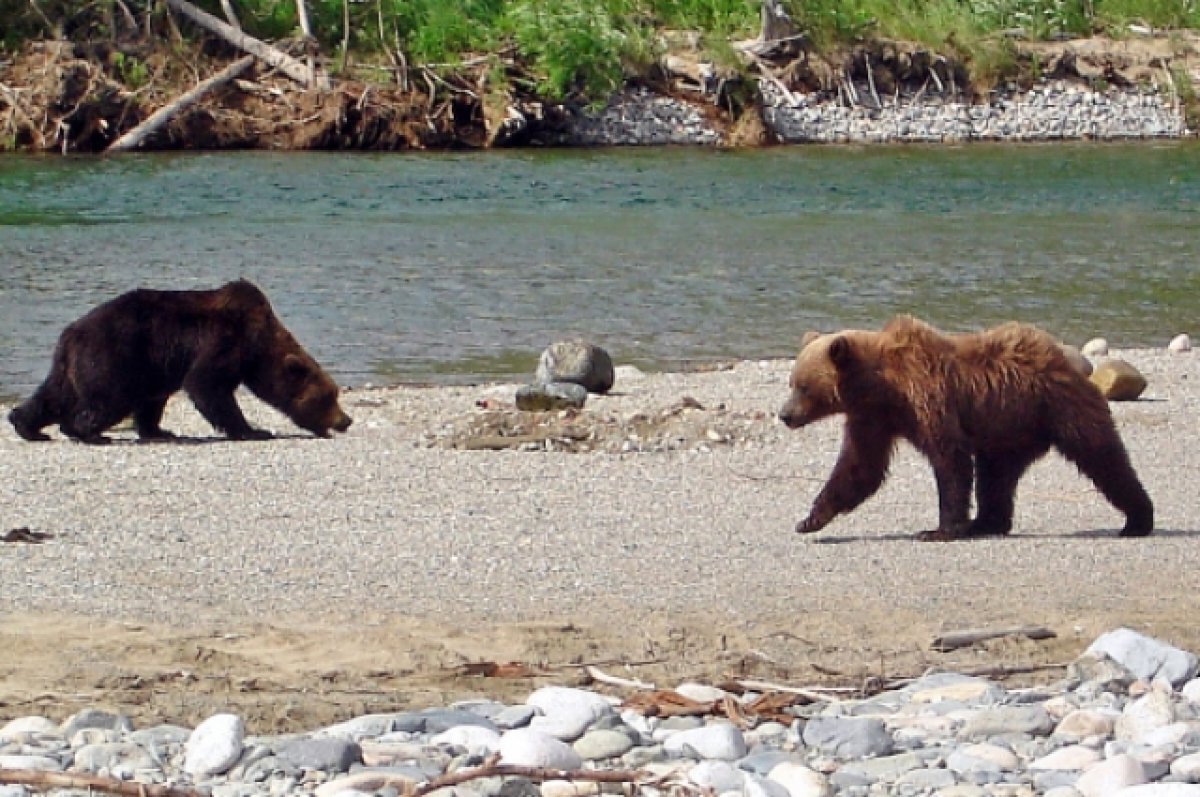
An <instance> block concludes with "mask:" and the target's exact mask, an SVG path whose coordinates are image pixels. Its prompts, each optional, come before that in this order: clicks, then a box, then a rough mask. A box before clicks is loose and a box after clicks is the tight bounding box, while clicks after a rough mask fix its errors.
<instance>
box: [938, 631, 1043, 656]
mask: <svg viewBox="0 0 1200 797" xmlns="http://www.w3.org/2000/svg"><path fill="white" fill-rule="evenodd" d="M1006 636H1023V637H1026V638H1027V639H1034V640H1038V639H1054V638H1055V637H1056V636H1058V635H1057V634H1055V633H1054V632H1053V631H1051V630H1050V629H1049V628H1046V627H1044V626H1040V625H1037V626H1032V625H1024V626H1016V627H1013V628H994V629H979V628H973V629H968V630H965V631H951V632H949V633H946V634H941V635H940V636H937V637H934V640H933V642H932V643H931V644H930V647H931V648H933V649H934V650H936V651H938V652H940V653H945V652H947V651H950V650H957V649H958V648H965V647H969V646H971V645H974V644H976V643H978V642H985V641H987V640H989V639H999V638H1000V637H1006Z"/></svg>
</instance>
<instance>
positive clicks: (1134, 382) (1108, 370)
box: [1089, 357, 1146, 401]
mask: <svg viewBox="0 0 1200 797" xmlns="http://www.w3.org/2000/svg"><path fill="white" fill-rule="evenodd" d="M1089 378H1090V379H1091V380H1092V384H1093V385H1095V386H1096V387H1098V388H1100V392H1101V393H1103V394H1104V397H1105V398H1106V399H1108V400H1109V401H1134V400H1135V399H1137V397H1138V396H1140V395H1142V392H1143V391H1145V389H1146V377H1144V376H1142V374H1141V372H1140V371H1138V369H1136V368H1134V367H1133V366H1132V365H1130V364H1129V363H1127V362H1125V361H1124V360H1118V359H1117V358H1115V357H1106V358H1104V359H1103V360H1100V361H1099V362H1097V363H1096V365H1095V367H1094V368H1093V369H1092V375H1091V376H1090V377H1089Z"/></svg>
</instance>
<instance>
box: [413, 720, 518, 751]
mask: <svg viewBox="0 0 1200 797" xmlns="http://www.w3.org/2000/svg"><path fill="white" fill-rule="evenodd" d="M429 741H430V742H431V743H432V744H447V745H451V746H453V747H465V748H466V749H467V750H468V751H469V752H472V753H477V752H479V751H480V750H484V751H487V752H489V753H494V752H496V750H498V749H500V734H498V733H496V731H494V730H492V729H491V728H485V727H483V726H482V725H457V726H455V727H453V728H450V729H449V730H445V731H442V732H441V733H439V734H436V735H434V736H433V737H431V738H430V739H429Z"/></svg>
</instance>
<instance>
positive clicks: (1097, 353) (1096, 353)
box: [1079, 338, 1108, 357]
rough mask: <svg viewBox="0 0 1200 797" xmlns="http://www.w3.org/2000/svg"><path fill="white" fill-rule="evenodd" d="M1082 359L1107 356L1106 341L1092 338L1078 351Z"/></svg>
mask: <svg viewBox="0 0 1200 797" xmlns="http://www.w3.org/2000/svg"><path fill="white" fill-rule="evenodd" d="M1079 350H1080V351H1081V352H1083V356H1084V357H1104V356H1106V355H1107V354H1108V341H1107V340H1105V339H1104V338H1092V339H1091V340H1089V341H1088V342H1087V343H1085V344H1083V346H1082V347H1081V348H1080V349H1079Z"/></svg>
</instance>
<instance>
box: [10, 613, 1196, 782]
mask: <svg viewBox="0 0 1200 797" xmlns="http://www.w3.org/2000/svg"><path fill="white" fill-rule="evenodd" d="M1196 672H1197V658H1196V656H1194V655H1192V654H1190V653H1187V652H1185V651H1181V650H1178V649H1176V648H1173V647H1171V646H1169V645H1166V644H1164V643H1162V642H1159V641H1157V640H1154V639H1150V638H1148V637H1144V636H1142V635H1140V634H1137V633H1135V632H1133V631H1130V630H1127V629H1119V630H1117V631H1114V632H1111V633H1109V634H1106V635H1104V636H1102V637H1100V638H1099V639H1097V640H1096V641H1095V642H1094V643H1093V644H1092V646H1091V647H1090V648H1088V650H1087V652H1086V653H1085V654H1084V655H1083V656H1082V657H1080V659H1078V660H1077V661H1076V662H1074V663H1073V664H1072V665H1071V666H1070V668H1069V669H1068V672H1067V677H1066V678H1064V679H1063V680H1061V681H1059V682H1058V683H1057V684H1054V685H1051V686H1046V687H1040V688H1032V689H1012V690H1009V689H1005V688H1004V687H1003V686H1001V685H1000V684H998V683H995V682H993V681H990V680H987V679H984V678H980V677H973V676H969V675H960V674H954V673H939V674H929V675H926V676H924V677H921V678H919V679H917V680H915V681H912V682H909V683H904V684H895V685H891V688H887V689H886V690H884V691H880V692H878V693H876V694H873V695H870V696H865V697H856V698H853V699H837V698H834V697H832V696H830V695H832V694H833V693H832V692H831V691H826V692H820V691H819V690H807V689H793V690H791V691H790V692H789V691H788V690H787V689H786V688H780V689H779V690H777V691H774V692H768V691H767V689H768V687H769V685H765V684H760V683H744V684H739V685H737V689H734V688H733V686H732V685H731V686H730V687H727V688H717V687H712V686H706V685H703V684H695V683H690V684H682V685H680V686H679V687H677V688H676V689H675V690H671V691H667V692H656V691H650V689H649V685H646V684H639V683H637V682H631V681H621V680H620V679H610V683H613V684H615V685H616V686H618V687H619V688H622V689H625V690H629V689H638V690H639V691H637V692H635V693H634V694H633V695H631V696H629V697H628V698H627V699H626V700H620V699H618V698H615V697H609V696H606V695H603V694H599V693H597V692H594V691H589V690H585V689H577V688H568V687H562V686H546V687H542V688H539V689H537V690H536V691H534V692H533V693H532V694H531V695H530V696H529V698H528V699H527V700H526V701H525V703H523V704H519V705H503V704H500V703H496V702H491V701H488V700H478V701H472V702H467V703H459V704H455V705H452V706H448V707H445V708H431V709H426V710H424V711H418V712H403V713H396V714H372V715H366V716H361V717H357V718H354V719H351V720H348V721H346V722H343V723H340V724H337V725H333V726H330V727H325V728H320V729H317V730H314V731H312V732H311V733H304V734H296V735H288V736H253V735H246V733H245V728H244V727H243V725H242V722H241V720H240V719H239V718H238V717H236V716H234V715H230V714H219V715H215V716H213V717H210V718H209V719H208V720H206V721H204V722H203V723H201V724H200V725H199V726H197V727H196V728H195V729H187V728H182V727H178V726H173V725H160V726H157V727H152V728H145V729H141V730H134V729H133V728H132V727H131V724H130V722H129V721H128V720H127V719H126V718H124V717H122V716H120V715H118V714H113V713H110V712H105V711H99V710H88V711H83V712H80V713H78V714H76V715H75V716H73V717H71V718H70V719H68V720H67V721H66V722H64V723H62V724H59V723H56V722H53V721H51V720H49V719H46V718H44V717H39V716H28V717H20V718H17V719H14V720H12V721H10V722H9V723H8V724H7V725H5V726H3V727H2V728H0V781H3V782H9V783H12V782H13V781H14V780H15V781H18V782H17V785H8V786H4V787H0V794H2V795H4V797H26V795H27V794H28V793H29V791H28V789H27V788H26V786H24V785H20V781H21V778H24V779H25V780H24V782H27V783H35V782H37V779H38V777H39V776H44V774H45V773H59V774H62V775H71V774H74V775H76V776H78V778H79V780H78V783H79V785H80V786H81V787H82V785H83V784H84V783H86V782H88V781H87V778H93V779H95V778H100V779H110V780H112V781H132V782H137V783H142V784H155V785H162V784H167V785H170V786H173V787H176V788H179V789H185V790H195V793H198V794H205V795H212V797H290V796H291V795H316V796H317V797H358V795H364V794H386V795H396V794H403V793H414V792H415V793H420V794H425V793H435V794H441V795H451V794H458V795H463V796H464V797H476V796H477V797H485V796H490V795H509V796H512V795H528V796H529V797H535V796H536V797H566V795H583V794H598V793H601V792H609V791H611V787H604V788H602V787H601V786H600V781H608V782H610V783H612V782H616V783H618V784H627V785H626V786H625V788H629V789H632V790H634V793H637V794H642V795H646V796H647V797H654V795H661V794H668V793H677V794H700V793H711V794H720V795H744V796H745V797H831V796H832V795H847V796H848V797H849V796H853V797H870V795H884V794H895V795H938V796H939V797H1024V796H1025V795H1029V796H1030V797H1032V795H1035V794H1039V795H1049V796H1050V797H1110V796H1111V797H1155V795H1160V796H1161V797H1194V796H1195V795H1200V680H1197V679H1196V678H1195V676H1196ZM731 689H733V691H731ZM638 695H641V696H642V699H639V698H638ZM647 695H648V696H649V697H647ZM780 698H782V699H780ZM13 770H20V772H14V771H13ZM440 784H445V785H444V786H442V787H441V788H439V785H440ZM91 785H93V786H94V785H96V783H95V781H94V780H93V781H91ZM451 785H452V786H453V788H452V789H451V788H450V786H451Z"/></svg>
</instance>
